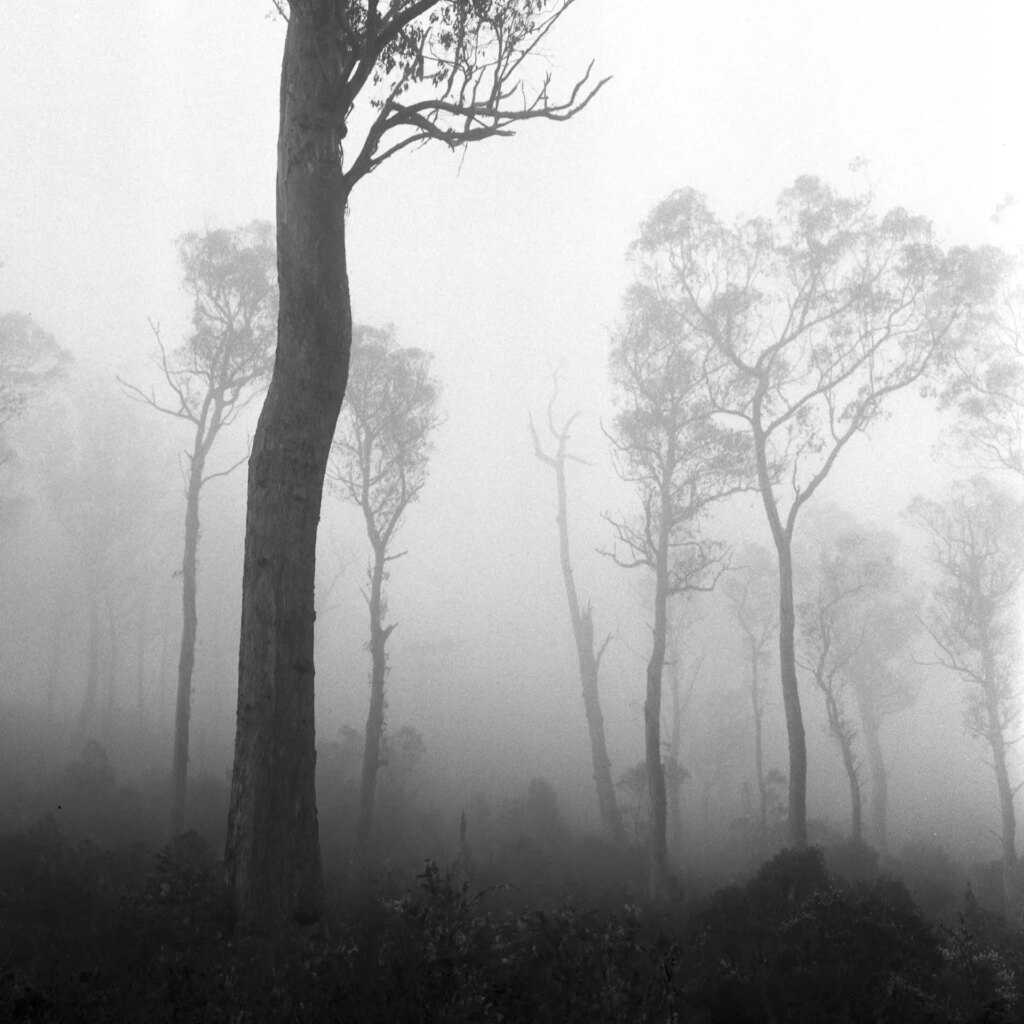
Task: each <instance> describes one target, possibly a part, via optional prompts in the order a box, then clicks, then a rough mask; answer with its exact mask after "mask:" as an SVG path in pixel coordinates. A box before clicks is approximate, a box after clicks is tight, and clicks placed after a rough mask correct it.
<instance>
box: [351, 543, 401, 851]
mask: <svg viewBox="0 0 1024 1024" xmlns="http://www.w3.org/2000/svg"><path fill="white" fill-rule="evenodd" d="M384 555H385V552H384V548H383V546H381V547H378V548H377V549H376V550H375V551H374V561H373V573H372V577H371V582H370V602H369V604H370V661H371V667H370V710H369V713H368V714H367V716H366V739H365V741H364V743H363V774H362V779H361V782H360V786H359V822H358V825H357V829H356V863H357V865H358V867H359V868H360V869H361V870H362V869H364V868H365V867H366V865H367V864H368V863H369V857H370V837H371V835H372V832H373V805H374V798H375V795H376V791H377V773H378V771H379V769H380V762H381V756H380V752H381V739H382V737H383V735H384V683H385V681H386V678H387V672H388V660H387V641H388V637H389V636H390V635H391V631H392V629H394V625H391V626H387V627H385V626H384V621H383V619H384V614H385V608H386V605H385V602H384V596H383V588H384Z"/></svg>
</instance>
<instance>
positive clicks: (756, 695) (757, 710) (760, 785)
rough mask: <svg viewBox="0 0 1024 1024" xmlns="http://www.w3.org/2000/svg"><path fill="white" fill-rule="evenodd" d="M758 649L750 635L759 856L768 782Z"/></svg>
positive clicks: (765, 836)
mask: <svg viewBox="0 0 1024 1024" xmlns="http://www.w3.org/2000/svg"><path fill="white" fill-rule="evenodd" d="M759 655H760V651H758V649H757V644H756V642H755V641H754V638H753V636H751V637H750V702H751V705H752V710H753V712H754V769H755V771H756V773H757V796H758V805H759V806H758V839H759V842H760V845H761V856H762V857H767V856H768V783H767V782H766V781H765V777H764V705H763V704H762V703H761V678H760V672H759V671H758V659H759Z"/></svg>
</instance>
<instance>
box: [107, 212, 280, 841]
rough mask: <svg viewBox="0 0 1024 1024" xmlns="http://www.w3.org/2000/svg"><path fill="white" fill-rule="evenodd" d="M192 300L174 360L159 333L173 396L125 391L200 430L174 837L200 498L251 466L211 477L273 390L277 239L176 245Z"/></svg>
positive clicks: (181, 811)
mask: <svg viewBox="0 0 1024 1024" xmlns="http://www.w3.org/2000/svg"><path fill="white" fill-rule="evenodd" d="M178 259H179V262H180V263H181V268H182V272H183V283H184V287H185V290H186V291H187V292H188V294H189V296H190V298H191V299H192V329H191V331H190V332H189V334H188V336H187V337H186V338H185V340H184V341H183V342H182V344H181V345H180V346H179V347H178V348H177V349H175V350H174V351H173V352H171V353H168V352H167V349H166V347H165V346H164V343H163V340H162V338H161V336H160V328H159V326H158V325H156V324H153V325H151V326H152V329H153V334H154V336H155V338H156V343H157V356H156V363H157V366H158V368H159V370H160V375H161V376H162V377H163V381H164V384H165V385H166V389H167V393H166V395H160V396H158V395H157V393H156V390H155V389H152V388H151V389H150V390H149V391H143V390H142V389H141V388H138V387H136V386H135V385H133V384H128V383H126V382H124V381H121V386H122V388H123V389H124V390H125V392H126V393H127V394H128V395H129V396H130V397H132V398H135V399H138V400H140V401H142V402H144V403H145V404H146V405H149V406H151V407H152V408H154V409H156V410H157V411H159V412H162V413H165V414H166V415H168V416H173V417H174V418H176V419H179V420H183V421H184V422H185V423H187V424H189V426H190V427H191V428H192V446H191V449H190V450H187V451H186V452H185V460H186V470H185V473H184V476H185V547H184V553H183V554H182V559H181V604H182V620H181V645H180V648H179V652H178V688H177V697H176V701H175V713H174V746H173V755H172V763H171V813H170V823H169V832H170V835H171V836H176V835H178V834H180V833H181V832H182V831H183V829H184V827H185V800H186V794H187V787H188V748H189V725H190V722H191V711H192V673H193V671H194V669H195V660H196V632H197V628H198V621H199V620H198V613H197V610H196V576H197V571H198V562H199V534H200V530H199V498H200V494H201V492H202V489H203V486H204V485H205V484H206V483H208V482H209V481H210V480H212V479H214V478H215V477H222V476H226V475H227V474H228V473H231V472H232V471H233V470H234V469H237V468H238V466H240V465H241V464H242V462H244V461H245V459H244V458H243V459H242V460H240V461H239V462H236V463H235V464H234V465H232V466H229V467H227V468H225V469H221V470H217V471H215V472H207V468H206V467H207V459H208V458H209V455H210V452H211V450H212V449H213V446H214V444H215V443H216V441H217V438H218V437H219V436H220V432H221V431H222V430H223V429H224V428H225V427H227V426H230V425H231V424H232V423H233V422H234V421H235V420H236V419H237V418H238V416H239V415H240V414H241V412H242V410H243V409H245V407H246V406H247V405H248V404H249V403H250V402H251V401H252V399H253V398H254V397H255V396H256V395H258V394H260V393H261V392H262V390H263V388H264V387H265V386H266V382H267V378H268V376H269V374H270V367H271V365H272V363H273V357H274V338H275V327H276V321H277V287H276V282H275V279H274V267H275V263H276V256H275V251H274V229H273V226H272V225H271V224H269V223H267V222H266V221H253V222H252V223H251V224H249V225H248V226H246V227H241V228H236V229H234V230H232V231H223V230H222V231H209V230H207V231H206V232H204V233H203V234H198V233H196V232H189V233H188V234H186V235H182V236H181V238H179V239H178Z"/></svg>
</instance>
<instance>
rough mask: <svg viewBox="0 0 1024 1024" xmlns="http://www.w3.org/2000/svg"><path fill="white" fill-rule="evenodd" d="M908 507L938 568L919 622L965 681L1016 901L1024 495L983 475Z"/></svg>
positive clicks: (1009, 901) (1008, 900)
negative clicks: (986, 752)
mask: <svg viewBox="0 0 1024 1024" xmlns="http://www.w3.org/2000/svg"><path fill="white" fill-rule="evenodd" d="M910 511H911V514H912V515H913V516H914V518H916V519H917V520H918V522H920V523H921V525H922V526H924V528H925V529H926V530H927V531H928V533H929V534H930V536H931V560H932V564H933V566H934V567H935V569H936V570H937V572H938V583H937V585H936V586H935V587H934V589H933V592H932V594H933V596H932V601H931V606H930V608H929V609H928V614H927V619H926V625H927V628H928V631H929V633H930V634H931V636H932V639H933V640H934V641H935V646H936V648H937V651H938V659H937V660H938V664H940V665H942V666H943V667H944V668H947V669H949V670H950V671H951V672H955V673H956V674H957V675H959V676H960V678H961V679H962V680H963V682H964V683H965V684H966V687H967V692H966V703H965V721H966V724H967V728H968V730H969V731H970V733H971V734H972V735H973V736H976V737H980V738H982V739H984V740H985V741H986V742H987V744H988V746H989V749H990V751H991V753H992V771H993V773H994V774H995V780H996V789H997V791H998V794H999V807H1000V812H1001V817H1002V866H1003V896H1004V901H1005V906H1006V910H1007V912H1009V911H1010V909H1011V908H1012V907H1013V906H1014V905H1015V901H1016V900H1017V899H1019V897H1020V892H1019V887H1018V864H1017V847H1016V832H1017V824H1016V811H1015V807H1014V798H1015V796H1016V793H1017V790H1018V789H1019V788H1020V783H1018V784H1017V785H1014V784H1013V783H1012V782H1011V780H1010V764H1009V758H1008V748H1009V747H1010V746H1011V745H1012V744H1013V743H1014V742H1016V740H1017V739H1018V738H1019V737H1018V736H1017V735H1016V734H1017V731H1018V728H1019V725H1020V721H1021V711H1022V705H1021V688H1020V669H1021V650H1020V643H1021V637H1020V618H1019V609H1020V604H1019V601H1020V588H1021V580H1022V578H1024V528H1022V527H1024V502H1022V501H1021V500H1020V499H1018V498H1015V497H1013V496H1012V495H1011V494H1010V493H1009V492H1008V491H1005V490H1002V489H1000V488H998V487H997V486H995V485H994V484H992V483H991V482H989V481H988V480H986V479H985V478H983V477H975V478H974V479H972V480H971V481H970V482H969V483H958V484H956V485H955V486H954V487H953V490H952V493H951V495H950V496H949V498H947V499H946V500H945V501H942V502H939V501H929V500H925V499H924V498H918V499H917V500H915V501H914V503H913V504H912V505H911V508H910Z"/></svg>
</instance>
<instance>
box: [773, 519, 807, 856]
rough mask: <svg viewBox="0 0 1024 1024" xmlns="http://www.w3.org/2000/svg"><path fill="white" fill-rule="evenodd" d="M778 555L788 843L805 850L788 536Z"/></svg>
mask: <svg viewBox="0 0 1024 1024" xmlns="http://www.w3.org/2000/svg"><path fill="white" fill-rule="evenodd" d="M776 547H777V550H778V553H779V668H780V674H781V676H782V705H783V707H784V708H785V711H786V736H787V739H788V740H789V812H788V825H789V842H790V845H791V846H792V847H793V848H794V849H796V850H803V849H805V848H806V846H807V738H806V736H805V734H804V717H803V711H802V710H801V708H800V690H799V687H798V685H797V677H796V610H795V607H794V599H793V551H792V545H791V543H790V539H789V537H788V536H785V535H784V534H783V535H780V536H779V537H778V538H777V539H776Z"/></svg>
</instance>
